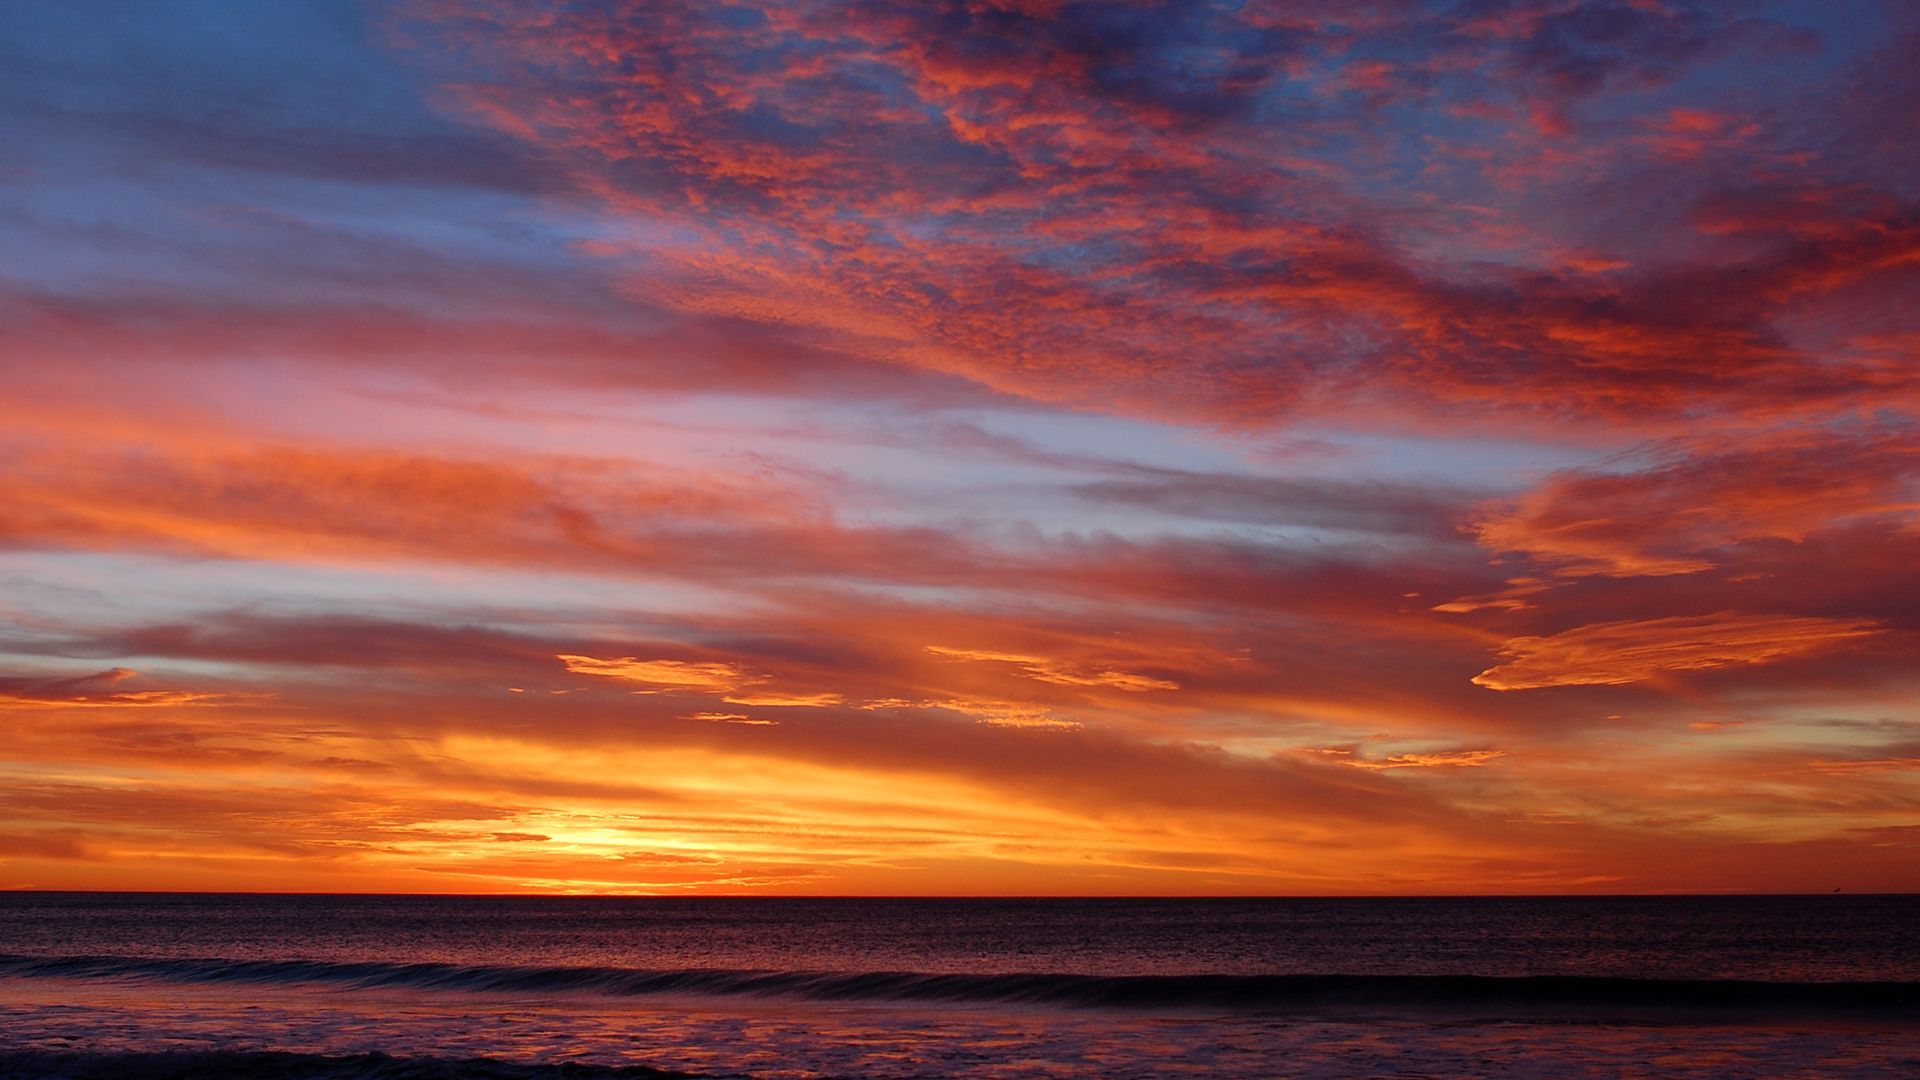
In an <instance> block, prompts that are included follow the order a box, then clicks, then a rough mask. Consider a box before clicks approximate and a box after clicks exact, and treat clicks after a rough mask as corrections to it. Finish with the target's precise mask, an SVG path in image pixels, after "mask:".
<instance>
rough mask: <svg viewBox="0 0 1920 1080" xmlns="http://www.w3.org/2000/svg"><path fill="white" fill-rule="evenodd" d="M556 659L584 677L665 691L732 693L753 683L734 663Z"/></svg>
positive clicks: (627, 659) (566, 656)
mask: <svg viewBox="0 0 1920 1080" xmlns="http://www.w3.org/2000/svg"><path fill="white" fill-rule="evenodd" d="M556 659H558V660H560V661H561V662H562V663H564V664H566V666H567V670H568V671H571V672H575V673H577V674H580V675H597V676H600V677H602V678H608V679H619V680H621V681H623V682H636V683H643V684H645V685H647V686H654V687H659V688H661V689H665V690H700V691H720V692H728V691H732V690H734V689H735V688H737V687H739V686H740V685H742V684H743V683H746V682H751V681H753V680H752V678H751V677H749V676H748V675H747V674H746V673H745V672H743V671H741V670H740V669H739V668H737V667H734V666H733V665H731V664H701V663H689V662H686V661H681V660H636V659H634V658H633V657H631V656H622V657H619V658H617V659H601V658H599V657H593V656H570V655H567V654H564V653H563V654H561V655H560V656H559V657H557V658H556Z"/></svg>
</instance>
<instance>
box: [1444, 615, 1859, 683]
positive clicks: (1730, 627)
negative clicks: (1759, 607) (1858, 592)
mask: <svg viewBox="0 0 1920 1080" xmlns="http://www.w3.org/2000/svg"><path fill="white" fill-rule="evenodd" d="M1880 630H1881V626H1880V624H1879V623H1877V622H1875V621H1873V620H1870V619H1821V618H1811V617H1795V616H1790V615H1748V614H1743V613H1741V612H1737V611H1722V612H1717V613H1715V614H1712V615H1693V616H1669V617H1665V618H1658V619H1637V620H1625V621H1622V622H1611V623H1594V624H1592V625H1589V626H1581V627H1576V628H1574V629H1572V630H1566V631H1563V632H1561V633H1558V634H1554V635H1552V636H1550V637H1518V638H1511V639H1509V640H1508V641H1507V642H1506V643H1505V644H1504V645H1502V646H1501V650H1500V651H1501V654H1502V655H1503V656H1505V657H1507V661H1506V662H1505V663H1503V664H1499V665H1496V666H1494V667H1490V668H1488V669H1487V670H1485V671H1483V672H1481V673H1480V674H1478V675H1475V676H1474V677H1473V682H1474V683H1475V684H1477V685H1479V686H1484V687H1486V688H1487V689H1489V690H1532V689H1538V688H1541V687H1548V686H1614V685H1620V684H1623V683H1634V682H1640V681H1642V680H1646V679H1651V678H1655V677H1657V676H1659V675H1663V674H1665V673H1667V672H1674V671H1706V670H1711V669H1714V668H1724V667H1738V666H1743V665H1751V664H1771V663H1775V662H1778V661H1781V660H1789V659H1796V658H1800V657H1804V656H1811V655H1817V654H1819V653H1821V652H1825V651H1828V650H1830V649H1832V648H1834V647H1835V646H1838V645H1840V644H1842V643H1844V642H1848V641H1852V640H1854V639H1857V638H1863V637H1867V636H1869V635H1872V634H1876V633H1879V632H1880Z"/></svg>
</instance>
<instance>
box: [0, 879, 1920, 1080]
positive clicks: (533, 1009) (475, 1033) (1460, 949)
mask: <svg viewBox="0 0 1920 1080" xmlns="http://www.w3.org/2000/svg"><path fill="white" fill-rule="evenodd" d="M645 1069H660V1070H668V1071H678V1072H685V1073H697V1074H702V1075H751V1076H788V1077H803V1076H804V1077H813V1076H947V1075H981V1076H989V1075H990V1076H1064V1075H1095V1074H1097V1075H1110V1076H1160V1075H1172V1074H1193V1075H1210V1076H1245V1077H1255V1076H1292V1075H1300V1076H1374V1075H1398V1076H1443V1075H1466V1074H1472V1075H1513V1076H1581V1075H1591V1076H1613V1075H1621V1074H1623V1073H1633V1072H1636V1071H1637V1072H1640V1073H1642V1074H1644V1075H1661V1076H1782V1075H1802V1076H1832V1075H1860V1076H1873V1075H1887V1076H1911V1075H1920V897H1875V896H1846V895H1836V896H1811V897H1714V898H1705V897H1620V898H1548V899H1532V898H1529V899H1519V898H1476V899H1325V900H1322V899H1313V900H831V899H826V900H811V899H696V898H662V899H651V898H471V897H460V898H452V897H307V896H299V897H261V896H187V895H115V894H50V893H5V894H0V1077H13V1076H21V1077H26V1076H33V1077H40V1076H47V1077H51V1076H69V1077H81V1076H102V1077H106V1076H116V1077H118V1076H140V1075H150V1076H158V1075H168V1076H173V1075H179V1076H187V1075H234V1076H289V1077H291V1076H315V1077H320V1076H324V1077H345V1076H381V1077H388V1076H395V1077H397V1076H443V1077H456V1076H502V1077H505V1076H513V1077H522V1076H524V1077H546V1076H561V1075H567V1076H576V1077H583V1078H584V1077H597V1076H602V1075H605V1076H620V1075H627V1076H639V1075H645V1073H644V1071H642V1070H645Z"/></svg>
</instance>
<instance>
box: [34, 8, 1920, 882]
mask: <svg viewBox="0 0 1920 1080" xmlns="http://www.w3.org/2000/svg"><path fill="white" fill-rule="evenodd" d="M455 7H456V8H458V9H460V10H459V11H458V12H456V11H454V10H453V9H449V8H445V7H443V6H441V5H436V4H412V3H405V4H398V5H394V6H393V7H392V8H391V9H390V10H389V9H387V8H384V7H382V8H381V9H380V12H379V13H378V14H377V15H376V14H372V13H367V12H362V13H360V14H352V15H341V16H339V17H338V18H331V17H328V18H322V17H321V16H319V15H317V14H314V13H313V12H310V11H305V10H303V9H301V8H300V6H299V5H261V6H258V9H257V10H255V9H254V8H251V7H249V8H248V9H247V10H245V11H231V12H227V13H225V14H223V15H221V16H220V18H223V19H230V20H237V22H236V25H240V24H244V25H245V27H249V28H251V29H248V30H247V31H246V32H238V31H236V32H233V33H225V32H223V33H212V32H208V33H197V32H196V33H185V32H180V33H176V32H174V29H175V28H173V27H171V26H170V25H169V26H160V25H156V24H154V23H153V22H152V21H151V20H152V19H154V18H157V16H153V15H151V14H141V13H130V14H128V15H127V17H126V18H125V19H124V20H117V21H115V22H114V24H113V25H110V26H89V27H86V28H84V29H85V34H80V33H79V31H78V30H74V31H72V32H67V31H62V32H60V33H53V32H51V31H49V32H47V33H44V34H41V35H39V36H37V37H31V40H29V39H28V38H23V39H22V40H23V44H22V46H21V47H22V48H26V49H28V50H29V52H32V55H33V57H37V59H35V60H34V62H33V63H30V64H24V65H21V69H20V73H18V74H10V76H9V77H10V79H12V80H16V81H17V83H18V89H17V90H16V88H15V86H14V83H13V82H10V84H9V91H8V95H7V97H6V98H5V100H0V122H6V123H9V124H16V125H17V126H18V130H20V131H22V132H25V133H26V134H25V135H23V136H22V137H21V138H19V139H17V140H15V145H14V146H11V147H10V148H9V154H10V158H9V161H8V163H7V165H6V166H5V167H4V168H0V186H4V187H5V189H6V193H7V199H8V206H9V213H8V214H7V215H0V325H4V326H5V327H6V332H5V333H4V334H0V722H3V723H4V725H5V736H4V738H0V887H10V888H101V889H121V888H160V889H299V890H403V891H446V892H473V891H481V892H495V891H506V892H523V891H565V892H655V893H660V892H665V893H683V892H691V893H702V892H774V893H918V894H954V893H1022V894H1034V893H1072V894H1113V893H1172V894H1206V893H1231V894H1246V893H1268V894H1271V893H1453V892H1489V891H1490V892H1553V891H1583V890H1599V891H1624V892H1659V891H1672V890H1802V889H1805V890H1815V891H1822V892H1824V891H1828V890H1831V889H1833V888H1836V887H1844V888H1847V889H1849V890H1874V889H1880V890H1902V889H1920V665H1915V663H1914V658H1915V657H1916V656H1920V573H1917V572H1916V567H1920V359H1917V358H1920V281H1917V279H1916V277H1915V274H1916V268H1920V261H1916V260H1917V259H1920V226H1917V225H1916V224H1915V221H1916V218H1915V215H1914V214H1913V212H1912V206H1913V203H1914V200H1913V193H1912V191H1911V190H1910V189H1911V178H1912V176H1913V175H1914V169H1912V168H1910V167H1909V166H1910V165H1911V162H1909V161H1907V159H1906V158H1907V157H1910V156H1911V155H1906V156H1902V155H1903V154H1905V152H1904V151H1902V150H1901V149H1899V148H1900V147H1901V146H1904V145H1905V143H1904V142H1902V140H1901V139H1899V138H1895V137H1893V136H1892V135H1890V134H1889V133H1890V132H1896V131H1897V132H1899V133H1900V134H1901V135H1904V134H1905V129H1904V128H1903V127H1902V126H1901V123H1900V121H1901V120H1902V118H1901V117H1898V116H1896V115H1895V112H1896V111H1897V109H1896V108H1895V104H1896V103H1897V102H1898V101H1900V100H1902V98H1901V95H1900V94H1898V93H1892V92H1888V91H1886V90H1884V89H1883V88H1881V83H1880V82H1878V81H1876V80H1878V79H1881V78H1882V77H1883V76H1884V77H1886V78H1893V77H1894V75H1895V74H1897V73H1898V72H1900V71H1904V70H1906V67H1907V66H1908V65H1902V64H1896V63H1893V61H1891V60H1889V59H1888V57H1887V56H1886V55H1883V53H1882V52H1880V51H1876V50H1877V49H1879V48H1880V46H1879V45H1877V44H1876V42H1878V41H1880V40H1882V39H1884V40H1889V41H1890V40H1893V39H1894V38H1895V37H1897V35H1895V34H1893V33H1891V32H1890V31H1889V32H1888V33H1886V34H1879V33H1863V32H1861V31H1860V29H1859V27H1858V26H1853V25H1851V24H1850V26H1849V27H1848V28H1844V29H1845V32H1841V29H1842V28H1837V27H1836V26H1829V25H1825V24H1824V23H1823V21H1822V20H1823V19H1825V18H1826V16H1823V15H1820V14H1819V13H1810V12H1805V11H1801V12H1788V13H1785V14H1781V13H1778V12H1776V13H1775V14H1777V15H1778V16H1779V18H1778V20H1776V21H1774V22H1766V21H1765V20H1761V21H1760V22H1739V21H1729V20H1726V19H1722V18H1721V17H1720V16H1713V15H1705V14H1698V15H1695V16H1689V17H1687V18H1684V19H1683V18H1681V16H1680V15H1678V14H1676V13H1675V12H1672V11H1667V10H1665V9H1662V8H1660V7H1659V6H1658V5H1637V6H1634V7H1632V9H1631V11H1628V10H1627V9H1621V11H1620V12H1618V13H1617V20H1616V21H1617V22H1618V24H1619V25H1618V27H1616V29H1617V32H1618V33H1617V36H1616V37H1609V38H1607V39H1606V40H1604V41H1602V40H1598V39H1592V40H1590V39H1589V37H1583V36H1582V35H1583V34H1586V33H1588V31H1590V30H1591V29H1592V28H1591V27H1585V26H1584V24H1580V23H1578V20H1574V21H1572V22H1568V21H1567V20H1565V19H1562V18H1561V15H1562V14H1563V13H1559V10H1558V9H1557V8H1555V7H1553V6H1552V5H1539V4H1524V3H1523V4H1520V5H1518V6H1517V7H1514V8H1513V9H1512V10H1511V11H1508V12H1506V13H1505V14H1503V15H1502V16H1500V17H1498V18H1493V17H1483V16H1479V15H1474V14H1471V13H1468V12H1465V11H1454V10H1452V9H1448V10H1445V11H1440V10H1435V11H1432V12H1424V13H1422V12H1420V11H1415V10H1412V9H1408V10H1400V9H1394V10H1393V11H1391V12H1388V11H1380V12H1375V13H1373V14H1371V15H1369V16H1368V17H1366V18H1363V19H1361V18H1356V19H1354V20H1352V21H1350V22H1341V23H1339V24H1337V26H1336V25H1332V24H1323V23H1322V22H1318V21H1315V20H1312V19H1307V18H1305V17H1304V16H1301V15H1300V14H1299V13H1297V12H1292V13H1290V12H1288V11H1285V10H1281V9H1277V8H1276V9H1269V8H1262V7H1260V6H1259V5H1254V6H1252V7H1249V8H1246V9H1240V8H1234V9H1232V10H1220V11H1216V10H1213V9H1211V8H1207V7H1206V6H1204V5H1162V6H1159V7H1154V8H1152V9H1151V10H1146V9H1142V10H1141V11H1138V12H1134V13H1132V14H1131V15H1130V16H1129V18H1137V19H1138V20H1140V21H1139V22H1138V23H1137V24H1134V23H1129V24H1128V25H1127V26H1126V27H1118V26H1113V25H1108V24H1107V23H1106V22H1105V21H1103V20H1105V19H1106V18H1107V15H1106V14H1104V13H1103V10H1104V9H1099V6H1098V5H1094V6H1093V7H1092V8H1086V7H1085V6H1082V7H1081V8H1073V7H1072V6H1069V7H1068V8H1058V7H1055V6H1050V5H1005V6H1002V7H996V8H995V9H994V12H993V13H992V17H989V14H988V13H987V12H986V10H985V9H984V8H982V9H980V10H973V9H971V8H970V9H969V10H968V11H966V12H963V13H952V14H951V15H950V17H934V16H930V15H928V14H927V13H926V12H922V11H917V10H913V9H912V8H911V6H909V7H908V9H905V10H892V9H889V10H887V11H880V10H878V9H876V10H873V11H865V10H862V11H854V12H842V13H838V14H833V15H831V16H830V15H828V14H827V13H825V12H824V11H823V10H815V9H812V8H807V7H805V6H797V7H796V6H787V5H775V6H774V7H773V8H771V9H770V14H769V15H768V17H767V18H766V19H764V20H759V19H748V18H734V17H729V16H728V15H727V13H726V12H725V11H722V10H720V9H714V10H711V11H709V10H706V9H703V8H701V7H699V6H698V5H694V6H690V7H679V6H674V5H629V6H628V7H627V8H626V9H624V10H621V11H617V12H612V13H608V12H604V11H602V12H598V13H591V12H588V11H585V10H579V9H575V8H570V7H567V6H565V5H553V6H548V5H542V4H535V5H533V6H532V7H528V6H526V5H523V4H493V3H489V2H482V3H474V4H462V5H455ZM1096 9H1099V10H1096ZM23 10H24V9H23ZM358 10H359V9H356V11H358ZM370 11H371V9H369V12H370ZM29 14H31V15H32V17H33V18H34V19H40V20H43V21H47V25H48V26H50V27H55V28H56V29H57V28H58V27H57V26H56V24H58V23H59V21H60V20H61V19H62V18H65V17H66V16H64V15H62V14H61V10H60V9H59V6H58V5H50V6H45V7H44V8H43V9H36V10H35V11H34V12H31V13H29ZM22 17H23V18H24V17H25V16H22ZM1326 17H1327V18H1334V17H1336V16H1335V15H1327V16H1326ZM1341 17H1344V16H1341ZM1075 20H1078V21H1077V22H1076V21H1075ZM1796 20H1798V21H1796ZM1762 23H1764V27H1765V28H1762ZM201 29H208V28H204V27H203V28H201ZM86 35H97V40H96V38H94V37H89V36H86ZM1763 39H1764V40H1763ZM1280 40H1284V41H1286V42H1290V43H1291V44H1288V45H1285V46H1284V47H1283V46H1281V45H1277V44H1275V42H1276V41H1280ZM1101 41H1106V42H1108V43H1109V44H1110V45H1111V44H1114V43H1115V42H1119V43H1121V44H1124V45H1125V47H1124V48H1119V47H1117V46H1116V47H1114V48H1098V47H1092V46H1091V45H1090V43H1097V42H1101ZM87 42H93V43H94V44H97V45H98V48H81V47H80V45H81V44H84V43H87ZM1675 42H1683V43H1690V44H1684V45H1675V44H1674V43H1675ZM36 50H37V51H36ZM149 51H151V54H152V55H153V56H154V57H155V59H154V64H155V65H156V70H162V69H164V70H167V71H181V72H189V73H192V74H193V77H192V78H191V79H186V80H185V81H184V82H182V84H181V86H185V85H192V86H197V87H211V88H214V89H215V90H217V91H219V92H218V93H217V94H216V97H217V100H218V101H219V102H220V109H219V110H215V111H210V108H211V107H210V106H209V104H208V102H209V101H213V100H215V98H204V97H201V96H196V95H195V94H186V93H185V92H184V91H183V90H182V89H181V87H180V86H175V85H174V84H173V83H167V84H165V85H158V84H154V83H152V82H151V80H150V79H149V78H148V77H147V76H146V75H143V74H142V73H141V72H140V71H135V70H132V69H128V68H126V67H125V66H124V65H117V64H113V63H109V62H108V61H107V60H106V59H103V58H110V57H115V56H123V55H136V54H137V55H148V54H149ZM746 57H751V58H752V62H751V63H747V62H745V61H744V60H743V58H746ZM1576 70H1577V71H1582V72H1591V73H1592V75H1593V77H1592V78H1586V77H1582V78H1578V79H1570V78H1568V77H1567V76H1566V75H1565V73H1566V72H1567V71H1576ZM1762 70H1764V72H1765V73H1766V78H1764V79H1759V78H1757V77H1756V73H1757V72H1760V71H1762ZM321 72H328V73H335V74H337V76H338V77H337V78H326V79H322V78H319V77H318V73H321ZM1900 77H1903V78H1904V77H1905V76H1900ZM260 80H265V82H264V83H262V84H260V85H262V86H264V87H265V89H263V90H261V91H260V92H255V87H256V83H260ZM322 84H324V85H326V86H328V87H332V88H333V89H330V90H328V91H327V92H325V93H322V92H321V91H320V90H319V89H317V87H319V86H321V85H322ZM74 86H84V87H87V88H88V89H87V92H86V93H85V94H78V93H76V92H74V91H73V90H72V89H71V87H74ZM222 88H224V89H222ZM1896 89H1897V88H1896ZM267 90H271V91H272V92H266V91H267ZM227 91H232V92H230V93H229V92H227ZM35 103H38V104H37V105H36V104H35ZM216 111H217V114H218V123H214V122H213V121H212V119H210V118H211V117H214V115H215V112H216ZM1795 115H1817V116H1820V117H1822V118H1823V120H1822V123H1821V124H1819V125H1807V124H1803V123H1799V122H1797V121H1794V120H1793V119H1792V117H1793V116H1795ZM49 116H51V117H56V118H57V120H53V119H48V117H49ZM1383 117H1385V118H1387V119H1386V121H1385V122H1383V121H1382V118H1383ZM9 130H15V128H14V127H10V128H9ZM290 133H298V134H299V136H300V137H299V138H297V139H291V135H290ZM290 139H291V141H289V140H290ZM1909 141H1910V140H1909ZM295 144H297V145H295ZM107 162H111V163H115V164H114V167H112V168H108V167H105V166H104V165H103V164H102V163H107ZM1650 192H1657V193H1659V194H1658V197H1652V196H1650V195H1649V194H1648V193H1650Z"/></svg>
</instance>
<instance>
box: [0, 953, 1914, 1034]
mask: <svg viewBox="0 0 1920 1080" xmlns="http://www.w3.org/2000/svg"><path fill="white" fill-rule="evenodd" d="M6 977H12V978H64V979H119V980H140V981H157V982H173V983H256V984H279V985H289V986H291V985H322V986H335V987H343V988H354V989H377V988H402V989H416V990H422V991H458V992H466V993H481V994H515V995H523V996H524V995H547V994H569V993H585V994H601V995H612V996H621V997H641V996H662V995H673V996H690V997H707V996H722V997H741V996H745V997H759V998H784V999H797V1000H806V1001H873V1002H902V1003H945V1004H960V1005H965V1004H979V1005H1041V1006H1057V1007H1066V1008H1081V1009H1149V1010H1151V1009H1182V1010H1185V1009H1206V1010H1225V1011H1236V1012H1238V1011H1251V1012H1272V1013H1288V1012H1351V1011H1356V1010H1358V1011H1382V1012H1392V1011H1396V1010H1408V1009H1411V1010H1422V1011H1427V1010H1437V1011H1468V1012H1475V1013H1487V1012H1492V1013H1496V1014H1499V1015H1539V1014H1543V1013H1550V1014H1560V1015H1615V1014H1632V1015H1656V1016H1657V1015H1661V1014H1692V1013H1733V1014H1760V1015H1769V1016H1777V1015H1781V1014H1793V1015H1839V1016H1847V1015H1857V1014H1870V1015H1872V1016H1874V1017H1876V1018H1889V1017H1904V1018H1909V1019H1916V1020H1920V982H1768V981H1757V980H1747V979H1641V978H1616V977H1594V976H1577V975H1529V976H1483V975H1117V976H1116V975H1064V974H914V973H909V972H809V971H729V970H714V969H688V970H669V971H657V970H640V969H633V968H611V967H512V966H485V965H481V966H475V965H465V964H446V963H379V962H337V961H323V960H225V959H214V958H174V959H169V958H149V957H128V956H17V955H0V978H6Z"/></svg>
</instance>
